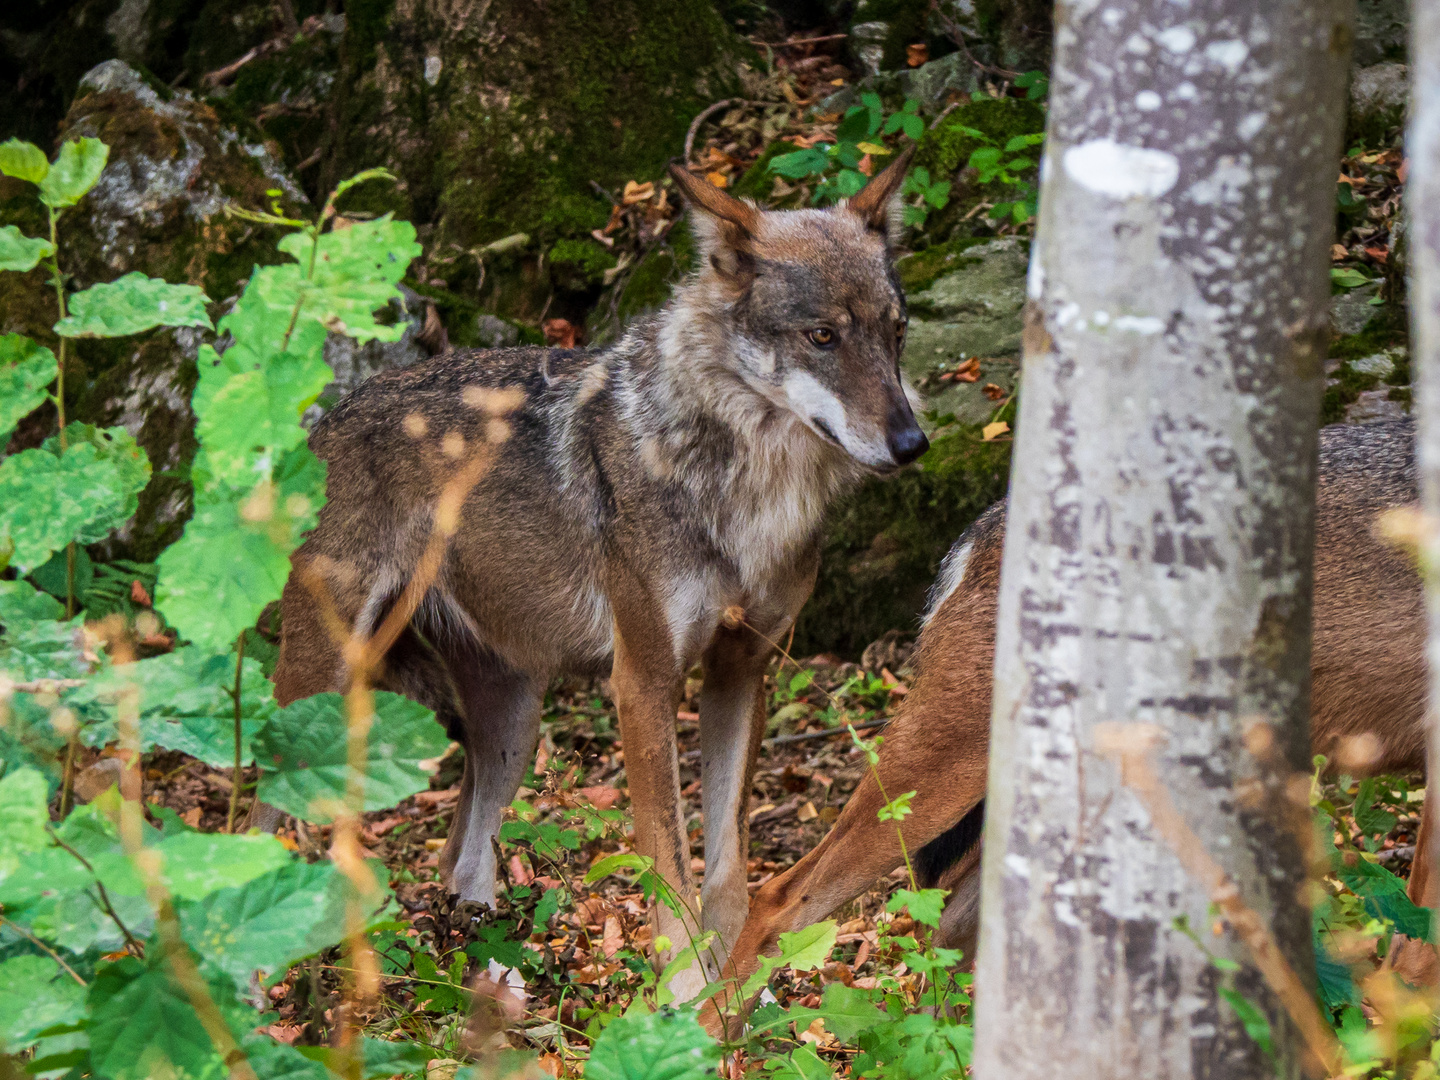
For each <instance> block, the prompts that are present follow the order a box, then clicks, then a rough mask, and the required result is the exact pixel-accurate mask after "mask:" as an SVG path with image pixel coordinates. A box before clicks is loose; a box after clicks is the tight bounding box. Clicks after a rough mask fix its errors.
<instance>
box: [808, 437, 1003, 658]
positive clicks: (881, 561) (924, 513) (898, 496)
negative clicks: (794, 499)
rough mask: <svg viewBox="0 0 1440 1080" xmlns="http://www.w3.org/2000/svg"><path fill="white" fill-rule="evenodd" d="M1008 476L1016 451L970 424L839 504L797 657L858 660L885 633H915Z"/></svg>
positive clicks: (830, 523) (1000, 495) (831, 521)
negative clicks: (940, 579)
mask: <svg viewBox="0 0 1440 1080" xmlns="http://www.w3.org/2000/svg"><path fill="white" fill-rule="evenodd" d="M1009 471H1010V444H1008V443H997V442H990V443H987V442H982V441H981V439H980V432H979V428H978V427H965V428H961V429H960V430H959V431H958V432H956V433H954V434H950V435H946V436H945V437H943V438H940V439H937V440H936V441H935V443H934V445H932V446H931V448H930V450H929V451H928V452H927V453H926V454H925V456H924V457H922V458H921V459H920V461H919V462H918V463H917V464H916V465H915V466H911V467H910V468H908V469H906V470H904V471H903V472H901V473H900V474H899V475H898V476H895V477H891V478H888V479H874V480H869V481H867V482H866V483H865V484H864V485H862V486H861V487H860V489H859V490H858V491H856V492H855V493H854V494H852V495H850V496H849V497H847V498H846V499H844V500H843V501H842V502H840V503H839V504H838V505H837V506H836V507H835V508H834V509H833V510H832V511H831V514H830V517H829V521H828V523H827V526H826V537H825V545H824V551H823V554H822V556H821V562H820V577H819V580H818V581H817V582H816V584H815V592H814V595H813V596H812V597H811V599H810V602H809V603H808V604H806V605H805V607H804V609H803V610H802V611H801V613H800V618H799V620H798V621H797V623H796V628H795V642H794V645H793V647H792V651H793V652H795V654H796V655H805V654H809V653H816V652H836V653H839V654H840V655H841V656H845V657H849V658H852V659H858V657H859V655H860V653H861V651H862V650H863V649H864V648H865V646H866V645H868V644H870V642H872V641H874V640H876V639H877V638H879V637H880V636H881V635H883V634H884V633H885V632H886V631H887V630H894V629H902V630H913V629H917V628H918V625H919V619H920V615H921V613H922V612H923V611H924V607H925V597H926V594H927V592H928V591H929V589H930V586H931V585H932V584H933V583H934V581H935V575H936V574H937V573H939V570H940V561H941V560H942V559H943V558H944V557H945V553H946V552H947V551H949V550H950V546H951V545H952V544H953V543H954V542H955V541H956V539H958V538H959V536H960V534H961V533H962V532H964V531H965V529H966V527H967V526H968V525H969V524H970V522H972V521H974V520H975V518H976V517H978V516H979V515H980V513H981V512H982V511H983V510H984V509H985V508H986V507H987V506H989V505H990V504H991V503H993V502H995V501H996V500H997V499H1000V498H1003V497H1004V495H1005V488H1006V484H1007V483H1008V482H1009Z"/></svg>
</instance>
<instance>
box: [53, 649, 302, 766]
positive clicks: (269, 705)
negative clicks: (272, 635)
mask: <svg viewBox="0 0 1440 1080" xmlns="http://www.w3.org/2000/svg"><path fill="white" fill-rule="evenodd" d="M234 689H235V654H234V653H229V654H224V653H212V652H209V651H207V650H205V649H202V648H200V647H199V646H196V645H187V646H185V647H184V648H181V649H176V650H175V651H174V652H170V653H166V654H165V655H163V656H155V657H151V658H149V659H146V660H139V661H136V662H135V663H132V664H118V665H116V666H114V667H112V668H110V669H109V670H108V671H106V672H105V673H104V675H102V676H99V677H97V678H94V679H91V680H90V681H89V682H88V683H87V684H86V685H85V686H83V687H81V688H80V689H79V690H76V691H74V692H73V693H71V694H70V695H68V696H67V697H66V698H65V704H66V705H67V706H69V707H70V708H72V709H75V710H77V711H80V712H82V713H83V714H84V715H86V716H92V715H93V716H95V717H97V718H102V722H101V723H97V724H95V725H94V731H95V734H94V735H90V734H89V733H88V732H87V737H86V742H87V743H90V744H92V745H94V744H95V743H97V742H108V741H110V740H112V739H114V738H115V737H116V727H115V708H116V706H117V705H118V704H119V703H120V702H121V701H122V700H123V699H124V698H125V697H126V695H127V694H128V693H130V692H131V691H134V692H135V693H136V694H137V695H138V698H139V706H140V750H141V752H142V753H146V752H148V751H150V750H151V749H153V748H154V747H157V746H159V747H163V748H165V749H167V750H179V751H180V752H181V753H184V754H188V755H189V756H190V757H193V758H198V759H199V760H201V761H203V762H205V764H207V765H212V766H215V767H217V768H223V767H228V766H232V765H233V764H234V763H235V701H234V698H232V697H231V692H232V691H233V690H234ZM274 708H275V699H274V694H273V692H272V687H271V684H270V680H269V679H267V678H265V673H264V671H263V670H262V668H261V666H260V664H259V663H258V662H257V661H255V660H250V659H246V660H244V661H242V663H241V675H240V760H241V763H242V764H249V763H250V762H251V760H252V758H251V754H250V740H251V739H252V738H253V737H254V735H255V732H256V731H258V730H259V729H260V725H261V724H263V723H264V722H265V720H266V719H267V718H268V717H269V715H270V713H271V712H273V711H274Z"/></svg>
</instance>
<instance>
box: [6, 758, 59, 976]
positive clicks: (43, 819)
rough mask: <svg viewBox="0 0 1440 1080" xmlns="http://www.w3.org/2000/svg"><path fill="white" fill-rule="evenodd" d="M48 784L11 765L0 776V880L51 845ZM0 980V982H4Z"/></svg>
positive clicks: (32, 774)
mask: <svg viewBox="0 0 1440 1080" xmlns="http://www.w3.org/2000/svg"><path fill="white" fill-rule="evenodd" d="M49 795H50V791H49V785H47V784H46V783H45V777H43V776H41V775H40V773H38V772H36V771H35V770H34V769H12V770H11V771H9V772H7V773H6V774H5V776H4V777H0V881H3V880H4V879H6V878H8V877H9V876H10V875H11V874H13V873H14V872H15V871H16V870H18V869H19V868H20V864H21V862H22V861H23V860H24V859H26V858H27V857H29V856H30V855H32V854H34V853H35V852H37V851H43V850H44V849H45V848H47V847H49V846H50V837H49V834H47V833H46V831H45V827H46V826H47V825H49V824H50V811H49V810H48V808H47V807H46V805H45V804H46V803H47V802H48V801H49ZM3 985H4V983H3V981H0V986H3Z"/></svg>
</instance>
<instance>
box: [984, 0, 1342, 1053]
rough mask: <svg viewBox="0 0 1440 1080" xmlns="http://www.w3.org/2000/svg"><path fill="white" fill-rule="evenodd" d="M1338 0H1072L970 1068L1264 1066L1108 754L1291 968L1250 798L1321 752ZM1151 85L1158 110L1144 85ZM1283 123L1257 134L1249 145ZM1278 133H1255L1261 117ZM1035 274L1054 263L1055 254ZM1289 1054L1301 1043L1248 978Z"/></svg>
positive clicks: (1012, 529) (1025, 432)
mask: <svg viewBox="0 0 1440 1080" xmlns="http://www.w3.org/2000/svg"><path fill="white" fill-rule="evenodd" d="M1349 18H1350V12H1349V9H1348V7H1347V5H1346V4H1344V3H1341V2H1338V0H1321V2H1318V3H1308V2H1301V0H1277V2H1276V3H1273V4H1267V5H1253V4H1249V3H1243V2H1241V0H1208V2H1203V3H1192V4H1189V5H1178V4H1174V3H1168V2H1163V0H1154V2H1151V3H1146V4H1141V5H1136V6H1134V7H1133V8H1124V9H1121V8H1119V7H1104V8H1102V7H1101V6H1100V5H1096V4H1088V3H1085V4H1071V5H1065V4H1062V5H1061V7H1060V9H1059V11H1058V12H1057V26H1056V43H1057V55H1056V63H1055V68H1054V72H1053V75H1052V84H1051V85H1052V106H1051V113H1050V121H1049V124H1050V128H1049V133H1048V134H1049V138H1048V142H1047V151H1046V158H1047V161H1046V166H1047V167H1046V168H1045V169H1044V171H1043V174H1042V175H1043V181H1042V198H1041V214H1040V221H1039V226H1038V229H1037V234H1036V242H1035V245H1034V251H1033V255H1032V260H1033V265H1032V271H1031V275H1030V281H1029V284H1028V288H1027V291H1028V293H1029V296H1030V308H1029V311H1028V315H1027V330H1026V334H1025V359H1024V375H1023V384H1024V387H1025V392H1024V394H1023V395H1022V396H1021V413H1020V418H1019V422H1018V425H1017V429H1018V441H1017V444H1016V456H1015V460H1014V463H1013V469H1012V475H1013V476H1014V480H1013V482H1012V490H1011V498H1010V508H1009V518H1008V524H1007V538H1006V550H1005V562H1004V572H1003V577H1002V583H1001V597H1000V613H999V623H998V628H997V630H998V633H997V642H996V669H995V698H994V710H995V712H994V719H993V724H992V727H993V732H992V743H991V747H992V749H991V774H990V793H989V796H988V802H987V807H986V815H987V818H986V839H985V852H986V855H985V868H984V894H983V898H984V899H983V909H982V913H983V916H982V937H981V947H980V954H979V969H978V974H977V991H978V992H977V1024H976V1034H977V1046H976V1070H975V1071H976V1075H977V1076H980V1077H982V1078H988V1077H999V1076H1002V1075H1003V1076H1007V1077H1031V1076H1034V1077H1039V1076H1042V1075H1043V1076H1045V1077H1047V1078H1048V1077H1050V1076H1052V1075H1053V1074H1054V1071H1055V1068H1056V1065H1057V1063H1060V1062H1063V1070H1064V1072H1065V1074H1066V1076H1078V1077H1092V1076H1093V1077H1102V1076H1103V1077H1107V1078H1108V1077H1115V1076H1131V1075H1133V1076H1144V1077H1146V1078H1147V1080H1149V1078H1151V1077H1191V1076H1200V1075H1223V1076H1226V1077H1249V1076H1256V1077H1259V1076H1274V1075H1277V1073H1276V1071H1275V1067H1274V1066H1272V1065H1271V1064H1270V1063H1268V1062H1267V1061H1266V1059H1265V1058H1264V1057H1263V1055H1262V1054H1261V1053H1260V1052H1259V1050H1258V1049H1257V1048H1256V1046H1255V1044H1254V1043H1253V1041H1251V1040H1250V1039H1249V1037H1248V1036H1246V1035H1245V1034H1244V1032H1243V1030H1242V1029H1241V1028H1240V1026H1239V1024H1238V1022H1237V1021H1236V1018H1235V1016H1234V1014H1233V1012H1232V1011H1230V1010H1229V1007H1228V1006H1225V1005H1223V1004H1222V1003H1221V1002H1220V1001H1219V999H1218V997H1217V995H1216V989H1215V988H1216V984H1217V981H1218V977H1217V974H1216V972H1215V971H1214V969H1213V968H1211V967H1210V966H1209V965H1208V963H1207V961H1206V959H1205V957H1204V955H1203V954H1202V953H1201V951H1200V950H1199V949H1198V948H1197V947H1196V946H1195V944H1194V943H1193V942H1191V941H1190V940H1189V939H1188V938H1186V937H1185V936H1184V935H1182V934H1180V933H1178V932H1177V931H1175V930H1174V929H1173V922H1174V919H1175V918H1176V917H1177V916H1180V915H1184V916H1186V917H1188V918H1189V920H1190V922H1191V924H1192V925H1193V926H1195V927H1197V928H1201V929H1203V930H1205V932H1206V938H1207V941H1208V943H1209V945H1210V947H1211V948H1212V949H1213V950H1215V951H1216V952H1217V953H1221V954H1227V955H1231V956H1233V957H1234V958H1235V959H1236V960H1239V961H1241V962H1242V963H1245V962H1246V960H1247V957H1246V956H1245V954H1244V950H1243V948H1241V947H1240V946H1239V945H1238V944H1236V943H1234V942H1233V941H1232V940H1231V939H1230V937H1229V936H1228V935H1221V936H1218V937H1216V936H1213V935H1211V934H1209V932H1208V929H1206V928H1208V927H1209V925H1210V920H1209V919H1208V918H1207V909H1208V906H1209V902H1210V898H1209V897H1208V896H1207V895H1206V894H1205V891H1204V890H1203V888H1201V887H1200V886H1198V885H1197V884H1196V883H1194V882H1192V881H1190V880H1188V879H1187V877H1186V875H1185V873H1184V872H1183V870H1182V869H1181V867H1180V864H1179V862H1178V861H1177V859H1176V858H1175V855H1174V853H1173V852H1171V851H1170V850H1169V849H1168V848H1167V847H1165V845H1164V844H1163V843H1161V842H1159V841H1158V839H1157V838H1156V837H1155V835H1154V834H1153V832H1152V830H1151V828H1150V822H1149V817H1148V814H1147V812H1146V811H1145V809H1144V806H1143V805H1142V803H1141V802H1140V801H1139V799H1138V798H1137V797H1136V796H1135V794H1134V793H1133V792H1132V791H1130V790H1128V789H1127V788H1126V787H1125V786H1124V785H1123V784H1122V783H1121V782H1120V777H1119V775H1118V772H1117V770H1116V767H1115V766H1114V765H1113V764H1112V763H1111V762H1110V761H1109V760H1108V759H1107V758H1105V757H1103V756H1101V755H1100V754H1099V753H1098V752H1097V750H1096V745H1095V738H1094V735H1095V731H1096V728H1097V727H1098V726H1099V725H1101V724H1107V723H1117V722H1118V723H1121V724H1126V723H1129V724H1135V725H1150V726H1153V727H1154V728H1156V729H1159V731H1160V732H1162V733H1163V736H1164V738H1163V741H1162V744H1161V745H1160V747H1159V749H1158V750H1157V751H1156V752H1155V755H1154V763H1155V767H1156V768H1157V769H1158V770H1159V772H1160V774H1161V776H1162V777H1163V780H1164V782H1165V785H1166V787H1167V789H1168V791H1169V794H1170V797H1171V798H1172V799H1173V800H1174V802H1175V803H1176V805H1177V806H1178V807H1179V808H1180V810H1181V812H1182V813H1183V814H1184V816H1185V818H1186V820H1187V822H1188V823H1189V825H1190V827H1191V828H1192V829H1193V830H1194V831H1195V832H1196V833H1198V834H1199V836H1200V837H1201V839H1202V840H1203V842H1204V843H1205V845H1206V847H1207V849H1208V850H1209V851H1210V853H1211V855H1213V856H1214V857H1215V858H1216V859H1217V860H1218V861H1219V862H1220V863H1221V864H1222V865H1223V866H1225V868H1226V869H1227V871H1228V872H1229V873H1230V875H1231V877H1232V878H1233V879H1234V880H1235V881H1236V882H1237V883H1239V885H1240V887H1241V889H1242V892H1243V894H1244V896H1245V899H1246V901H1247V902H1248V903H1249V904H1250V905H1251V906H1252V907H1253V908H1254V909H1255V910H1256V911H1258V912H1260V913H1261V914H1262V916H1263V917H1265V918H1267V919H1268V920H1270V921H1271V923H1272V928H1273V930H1274V932H1275V935H1276V937H1277V938H1278V940H1279V941H1280V943H1281V947H1282V949H1284V950H1285V951H1286V953H1287V955H1289V956H1290V957H1291V959H1292V961H1293V962H1294V963H1295V964H1296V965H1297V967H1299V968H1300V969H1301V970H1302V971H1303V970H1306V969H1307V968H1308V967H1309V966H1310V965H1311V964H1312V963H1313V961H1311V960H1310V959H1308V955H1309V950H1310V937H1309V933H1310V931H1309V926H1308V913H1306V912H1304V910H1303V909H1301V908H1299V907H1298V905H1297V904H1296V903H1295V892H1296V889H1297V887H1298V886H1299V884H1300V883H1301V881H1302V879H1303V873H1302V868H1301V864H1300V859H1299V855H1298V852H1297V850H1296V848H1295V844H1294V839H1293V836H1291V835H1290V834H1289V833H1288V832H1286V831H1285V830H1284V829H1283V828H1281V827H1280V825H1279V824H1278V822H1276V821H1274V820H1271V819H1270V818H1268V817H1267V816H1266V815H1264V814H1261V813H1256V812H1249V811H1246V810H1244V809H1242V808H1241V806H1240V805H1239V803H1238V802H1237V799H1236V796H1235V793H1234V790H1233V785H1234V784H1235V783H1236V782H1237V781H1240V780H1243V779H1246V778H1249V777H1254V776H1256V775H1259V774H1260V772H1261V768H1260V766H1259V765H1258V763H1257V762H1256V761H1255V760H1254V759H1253V758H1251V757H1250V755H1249V753H1248V752H1247V751H1246V750H1245V749H1244V746H1243V742H1242V735H1243V732H1244V729H1245V728H1246V727H1247V726H1248V724H1250V723H1251V722H1253V720H1254V719H1255V718H1256V717H1264V718H1266V719H1268V720H1269V721H1270V722H1271V723H1273V724H1274V725H1275V728H1276V731H1277V733H1278V738H1279V742H1280V744H1281V745H1282V747H1283V748H1284V751H1285V753H1286V754H1288V755H1289V757H1290V760H1291V762H1292V763H1293V764H1296V765H1302V764H1303V763H1304V761H1305V760H1306V755H1307V753H1308V732H1307V731H1306V726H1305V714H1304V708H1305V702H1304V693H1305V686H1306V683H1307V672H1308V630H1309V598H1308V591H1309V577H1310V557H1311V550H1310V549H1311V544H1312V534H1313V521H1312V518H1313V498H1314V492H1313V486H1314V456H1315V437H1316V422H1317V417H1318V411H1319V397H1320V393H1321V390H1322V382H1323V375H1322V370H1321V365H1322V360H1323V349H1322V348H1321V345H1320V343H1321V342H1322V341H1323V337H1322V335H1323V333H1324V327H1325V302H1326V296H1327V294H1328V285H1327V278H1326V268H1327V259H1326V252H1327V249H1328V243H1329V231H1330V218H1331V204H1332V203H1333V199H1334V194H1333V181H1334V177H1333V172H1334V155H1335V153H1336V152H1337V150H1338V142H1339V136H1340V127H1341V122H1342V119H1343V95H1344V70H1345V68H1344V65H1345V61H1346V56H1345V42H1347V41H1348V40H1349V39H1348V28H1349ZM1157 100H1158V102H1159V103H1160V104H1159V107H1155V105H1156V102H1157ZM1262 133H1263V134H1262ZM1257 136H1259V137H1257ZM1042 267H1043V269H1042ZM1237 985H1238V986H1239V987H1240V989H1241V990H1242V992H1243V993H1245V994H1246V995H1247V996H1249V997H1251V998H1252V999H1253V1000H1255V1001H1257V1003H1259V1004H1260V1005H1261V1007H1262V1008H1264V1009H1265V1010H1266V1011H1267V1013H1268V1014H1269V1015H1270V1019H1271V1023H1272V1026H1273V1028H1274V1030H1275V1032H1276V1040H1277V1046H1278V1048H1279V1050H1278V1052H1279V1059H1280V1061H1279V1066H1280V1067H1279V1075H1283V1076H1294V1075H1299V1072H1298V1060H1299V1059H1298V1051H1297V1049H1296V1040H1295V1038H1294V1036H1293V1034H1292V1033H1291V1030H1290V1028H1289V1026H1288V1022H1287V1021H1286V1020H1285V1018H1284V1016H1283V1015H1282V1013H1281V1012H1280V1010H1279V1008H1278V1006H1277V1004H1276V1003H1275V1000H1274V999H1273V998H1272V997H1271V996H1270V995H1269V993H1268V991H1266V990H1265V988H1264V986H1263V984H1261V982H1260V980H1259V978H1258V976H1257V974H1256V973H1255V971H1254V969H1253V967H1248V966H1247V968H1246V970H1245V971H1244V972H1243V973H1242V974H1241V975H1240V976H1239V981H1238V983H1237Z"/></svg>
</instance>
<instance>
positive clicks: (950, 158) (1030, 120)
mask: <svg viewBox="0 0 1440 1080" xmlns="http://www.w3.org/2000/svg"><path fill="white" fill-rule="evenodd" d="M965 128H971V129H973V130H975V131H979V132H983V133H984V134H985V135H988V136H989V137H990V139H991V140H993V142H994V143H996V144H998V145H1000V146H1002V147H1003V146H1004V145H1005V143H1006V142H1007V141H1008V140H1010V139H1012V138H1014V137H1015V136H1016V135H1030V134H1033V133H1034V132H1037V131H1044V130H1045V110H1044V109H1042V108H1041V107H1040V106H1039V105H1038V104H1036V103H1035V102H1033V101H1022V100H1020V99H1018V98H985V99H984V100H982V101H972V102H969V103H968V104H965V105H962V106H960V107H959V108H958V109H956V110H955V111H954V112H952V113H951V114H950V115H949V116H947V117H945V119H944V120H942V121H940V124H939V126H938V127H934V128H931V129H930V130H928V131H926V132H925V134H924V135H922V136H921V137H920V145H919V147H918V148H917V149H916V151H915V164H916V165H923V166H925V167H926V168H927V169H929V170H930V174H931V175H932V176H950V175H953V174H954V173H955V172H956V171H958V170H959V169H961V168H963V167H964V165H965V163H966V162H967V161H968V160H969V159H970V155H971V154H972V153H974V152H975V151H976V150H977V149H979V148H980V147H981V146H986V145H989V144H987V143H985V142H984V141H983V140H981V139H977V138H976V137H975V136H974V135H971V134H969V133H967V132H966V131H965V130H964V129H965Z"/></svg>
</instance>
